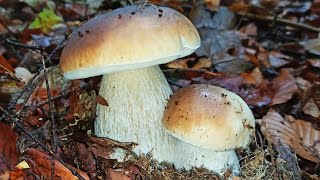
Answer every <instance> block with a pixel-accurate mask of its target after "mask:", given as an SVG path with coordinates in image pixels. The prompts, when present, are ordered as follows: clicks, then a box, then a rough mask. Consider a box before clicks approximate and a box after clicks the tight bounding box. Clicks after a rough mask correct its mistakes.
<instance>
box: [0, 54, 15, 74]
mask: <svg viewBox="0 0 320 180" xmlns="http://www.w3.org/2000/svg"><path fill="white" fill-rule="evenodd" d="M0 67H1V69H2V70H3V69H4V70H5V71H10V72H11V73H12V72H14V70H13V67H12V66H11V64H10V63H9V62H8V61H7V60H6V59H5V58H4V57H3V56H2V55H0Z"/></svg>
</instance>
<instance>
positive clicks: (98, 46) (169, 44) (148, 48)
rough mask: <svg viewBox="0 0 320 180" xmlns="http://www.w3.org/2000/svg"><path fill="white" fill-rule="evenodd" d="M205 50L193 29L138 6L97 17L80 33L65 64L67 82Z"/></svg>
mask: <svg viewBox="0 0 320 180" xmlns="http://www.w3.org/2000/svg"><path fill="white" fill-rule="evenodd" d="M199 46H200V37H199V34H198V31H197V30H196V28H195V27H194V26H193V24H192V23H191V22H190V21H189V20H188V19H187V18H186V17H185V16H184V15H182V14H181V13H179V12H177V11H176V10H173V9H171V8H168V7H160V6H156V5H132V6H126V7H123V8H119V9H116V10H112V11H109V12H106V13H104V14H100V15H97V16H96V17H95V18H92V19H90V20H89V21H87V22H85V23H84V24H82V25H81V26H80V27H79V28H78V29H77V30H75V31H74V32H73V33H72V34H71V36H70V38H69V40H68V42H67V43H66V45H65V47H64V49H63V51H62V54H61V58H60V59H61V61H60V68H61V71H62V73H63V75H64V77H65V78H67V79H78V78H87V77H92V76H97V75H101V74H106V73H112V72H118V71H124V70H130V69H136V68H143V67H149V66H153V65H157V64H163V63H167V62H170V61H172V60H175V59H177V58H180V57H184V56H187V55H190V54H192V53H193V52H194V51H195V50H196V49H197V48H198V47H199Z"/></svg>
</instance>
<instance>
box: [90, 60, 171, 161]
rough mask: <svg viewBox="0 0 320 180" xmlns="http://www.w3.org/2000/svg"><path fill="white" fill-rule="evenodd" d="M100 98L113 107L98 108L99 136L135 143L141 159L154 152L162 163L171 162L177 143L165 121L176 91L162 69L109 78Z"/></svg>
mask: <svg viewBox="0 0 320 180" xmlns="http://www.w3.org/2000/svg"><path fill="white" fill-rule="evenodd" d="M99 94H100V95H101V96H102V97H104V98H105V99H106V100H107V102H108V104H109V106H103V105H99V104H98V106H97V119H96V122H95V134H96V135H97V136H100V137H107V138H110V139H113V140H117V141H121V142H135V143H138V144H139V145H138V146H137V147H136V148H135V149H134V152H136V153H137V154H138V155H141V154H147V153H149V152H150V151H152V155H153V158H155V159H156V160H158V161H165V160H166V161H170V160H171V156H173V155H174V153H173V152H174V147H175V142H176V141H177V139H176V138H175V137H172V136H171V135H170V134H169V133H167V132H166V131H165V130H164V128H163V127H162V124H161V119H162V116H163V112H164V109H165V106H166V104H167V101H168V99H169V98H170V95H171V94H172V90H171V88H170V86H169V84H168V82H167V80H166V78H165V77H164V75H163V73H162V72H161V70H160V68H159V67H158V66H152V67H147V68H141V69H135V70H130V71H122V72H116V73H110V74H106V75H104V76H103V79H102V82H101V87H100V92H99Z"/></svg>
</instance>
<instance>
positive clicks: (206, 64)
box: [192, 58, 212, 69]
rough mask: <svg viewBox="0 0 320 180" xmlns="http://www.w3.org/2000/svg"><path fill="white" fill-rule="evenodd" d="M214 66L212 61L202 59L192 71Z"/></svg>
mask: <svg viewBox="0 0 320 180" xmlns="http://www.w3.org/2000/svg"><path fill="white" fill-rule="evenodd" d="M211 65H212V61H211V59H209V58H200V59H199V61H198V62H197V64H195V65H194V66H192V69H202V68H210V67H211Z"/></svg>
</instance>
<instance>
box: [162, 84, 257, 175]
mask: <svg viewBox="0 0 320 180" xmlns="http://www.w3.org/2000/svg"><path fill="white" fill-rule="evenodd" d="M162 123H163V126H164V127H165V128H166V130H167V131H168V132H169V133H170V134H172V135H173V136H175V137H177V138H178V139H180V140H181V141H179V142H177V145H176V149H175V157H176V158H175V159H174V161H173V163H174V165H175V166H176V167H177V168H186V169H190V168H191V167H201V166H203V167H205V168H207V169H209V170H213V171H215V172H217V173H220V174H223V173H224V172H226V170H228V169H231V170H232V172H233V173H234V174H235V175H238V174H239V171H240V170H239V162H238V158H237V155H236V153H235V149H236V148H244V147H246V146H247V145H248V144H249V142H250V139H251V138H252V137H253V136H254V129H255V119H254V116H253V114H252V112H251V110H250V108H249V107H248V105H247V104H246V103H245V101H244V100H243V99H242V98H241V97H240V96H238V95H237V94H235V93H233V92H231V91H228V90H226V89H223V88H221V87H218V86H213V85H206V84H194V85H190V86H187V87H185V88H181V89H179V90H178V91H177V92H176V93H174V95H173V96H172V97H171V99H170V101H169V102H168V104H167V107H166V111H165V114H164V117H163V120H162Z"/></svg>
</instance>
